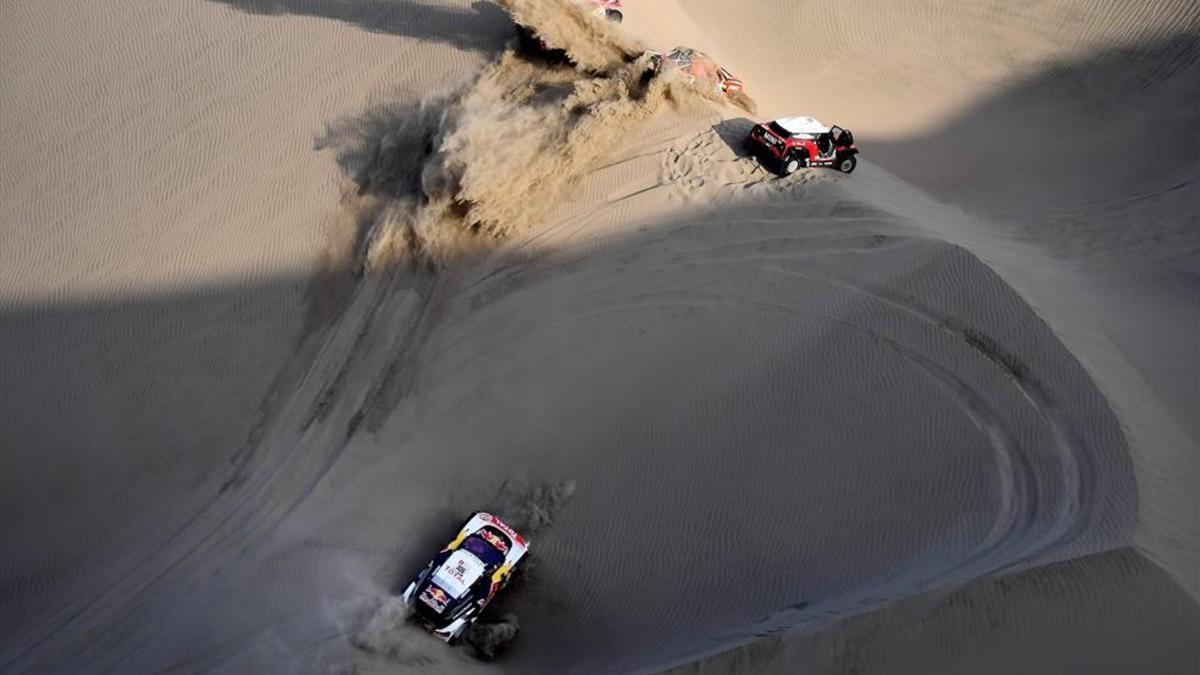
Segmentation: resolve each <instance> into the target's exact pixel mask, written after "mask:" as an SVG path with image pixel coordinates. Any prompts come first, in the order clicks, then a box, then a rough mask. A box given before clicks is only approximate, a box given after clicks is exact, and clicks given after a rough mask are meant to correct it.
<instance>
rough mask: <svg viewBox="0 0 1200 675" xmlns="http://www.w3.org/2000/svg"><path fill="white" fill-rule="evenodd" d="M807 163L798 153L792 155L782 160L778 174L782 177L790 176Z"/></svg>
mask: <svg viewBox="0 0 1200 675" xmlns="http://www.w3.org/2000/svg"><path fill="white" fill-rule="evenodd" d="M807 164H808V162H807V161H806V158H805V157H804V156H803V155H801V154H800V153H792V154H790V155H788V156H787V157H784V158H783V164H782V165H781V166H780V167H779V173H780V175H783V176H790V175H792V174H794V173H796V172H797V171H799V170H800V169H803V168H804V167H805V166H806V165H807Z"/></svg>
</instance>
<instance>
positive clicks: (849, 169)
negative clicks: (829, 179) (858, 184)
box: [837, 155, 858, 173]
mask: <svg viewBox="0 0 1200 675" xmlns="http://www.w3.org/2000/svg"><path fill="white" fill-rule="evenodd" d="M856 166H858V160H857V159H855V158H854V155H846V156H845V157H842V158H841V159H840V160H838V164H837V168H838V171H841V172H842V173H854V167H856Z"/></svg>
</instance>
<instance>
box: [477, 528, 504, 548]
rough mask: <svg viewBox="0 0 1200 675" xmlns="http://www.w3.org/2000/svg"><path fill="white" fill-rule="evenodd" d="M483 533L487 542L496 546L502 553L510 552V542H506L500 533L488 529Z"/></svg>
mask: <svg viewBox="0 0 1200 675" xmlns="http://www.w3.org/2000/svg"><path fill="white" fill-rule="evenodd" d="M482 535H483V538H484V540H485V541H487V543H489V544H491V545H492V546H494V547H495V548H496V550H497V551H500V552H501V553H508V544H507V543H505V541H504V539H502V538H500V536H499V535H496V534H492V533H491V532H488V531H487V530H484V531H483V532H482Z"/></svg>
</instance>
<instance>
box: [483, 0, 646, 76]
mask: <svg viewBox="0 0 1200 675" xmlns="http://www.w3.org/2000/svg"><path fill="white" fill-rule="evenodd" d="M497 4H499V5H500V6H501V7H503V8H504V9H505V10H506V11H507V12H508V13H509V14H510V15H512V17H513V21H514V22H515V23H517V24H518V25H521V26H528V27H530V28H532V29H534V30H535V31H536V33H537V36H538V37H539V38H540V39H541V41H542V42H543V43H545V45H546V46H547V47H549V48H551V49H559V50H562V51H563V52H565V53H566V55H567V57H568V58H570V60H571V62H572V63H574V64H575V65H576V66H578V67H579V69H581V70H583V71H586V72H595V73H603V72H610V71H613V70H616V69H618V68H620V67H621V66H623V65H624V64H626V63H629V62H630V61H633V60H634V59H636V58H637V57H638V56H640V55H641V54H642V53H643V52H645V51H646V50H645V48H644V47H643V46H642V45H641V44H639V43H638V42H637V41H635V40H633V39H632V38H631V37H629V36H628V35H627V34H626V33H625V32H624V31H622V30H621V29H620V28H619V27H618V26H616V25H614V24H612V23H611V22H609V21H605V20H603V19H600V18H598V17H597V16H596V13H595V12H594V11H593V7H592V6H591V5H590V4H588V3H585V2H571V1H565V0H497Z"/></svg>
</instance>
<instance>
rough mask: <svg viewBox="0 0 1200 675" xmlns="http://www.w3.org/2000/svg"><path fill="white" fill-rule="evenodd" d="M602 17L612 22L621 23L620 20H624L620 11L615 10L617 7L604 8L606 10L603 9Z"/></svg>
mask: <svg viewBox="0 0 1200 675" xmlns="http://www.w3.org/2000/svg"><path fill="white" fill-rule="evenodd" d="M604 18H606V19H608V20H609V21H611V22H613V23H621V22H622V21H624V20H625V15H624V14H622V13H621V11H620V10H617V9H606V10H604Z"/></svg>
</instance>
